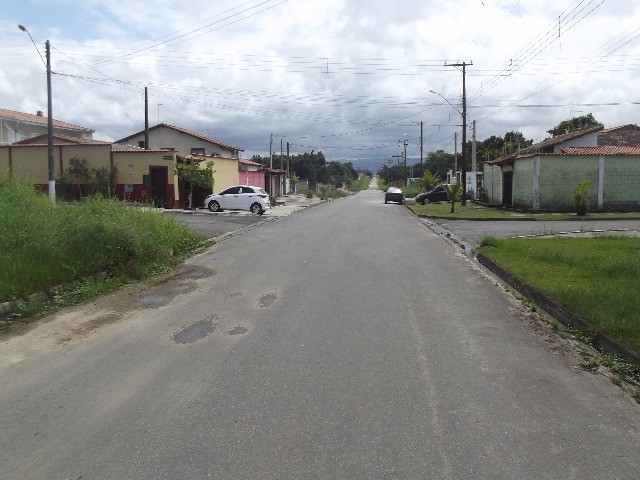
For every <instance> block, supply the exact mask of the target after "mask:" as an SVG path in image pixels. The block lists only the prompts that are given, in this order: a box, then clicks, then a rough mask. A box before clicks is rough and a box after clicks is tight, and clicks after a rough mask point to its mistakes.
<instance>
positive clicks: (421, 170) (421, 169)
mask: <svg viewBox="0 0 640 480" xmlns="http://www.w3.org/2000/svg"><path fill="white" fill-rule="evenodd" d="M423 123H424V122H423V121H422V120H420V175H422V176H424V169H423V168H422V124H423Z"/></svg>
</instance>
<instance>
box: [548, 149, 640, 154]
mask: <svg viewBox="0 0 640 480" xmlns="http://www.w3.org/2000/svg"><path fill="white" fill-rule="evenodd" d="M561 152H562V153H565V154H567V155H640V147H566V148H563V149H561Z"/></svg>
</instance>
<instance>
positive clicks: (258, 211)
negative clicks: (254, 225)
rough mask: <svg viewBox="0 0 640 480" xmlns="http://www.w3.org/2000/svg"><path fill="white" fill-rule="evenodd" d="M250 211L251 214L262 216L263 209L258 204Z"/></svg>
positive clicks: (252, 206) (253, 205)
mask: <svg viewBox="0 0 640 480" xmlns="http://www.w3.org/2000/svg"><path fill="white" fill-rule="evenodd" d="M249 210H251V213H253V214H255V215H262V207H261V206H260V204H259V203H257V202H256V203H254V204H252V205H251V208H250V209H249Z"/></svg>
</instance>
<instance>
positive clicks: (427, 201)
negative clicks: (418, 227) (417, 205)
mask: <svg viewBox="0 0 640 480" xmlns="http://www.w3.org/2000/svg"><path fill="white" fill-rule="evenodd" d="M427 203H431V199H430V198H429V197H427V198H425V199H424V203H423V205H426V204H427Z"/></svg>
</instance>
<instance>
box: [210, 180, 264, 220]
mask: <svg viewBox="0 0 640 480" xmlns="http://www.w3.org/2000/svg"><path fill="white" fill-rule="evenodd" d="M269 207H270V204H269V194H268V193H267V192H265V191H264V190H263V189H262V188H260V187H251V186H249V185H236V186H235V187H230V188H227V189H226V190H223V191H221V192H220V193H218V194H215V193H214V194H211V195H209V196H208V197H207V198H205V199H204V208H208V209H209V210H211V211H212V212H221V211H222V210H247V211H249V212H251V213H255V214H257V215H262V214H263V213H264V212H265V211H267V210H269Z"/></svg>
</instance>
